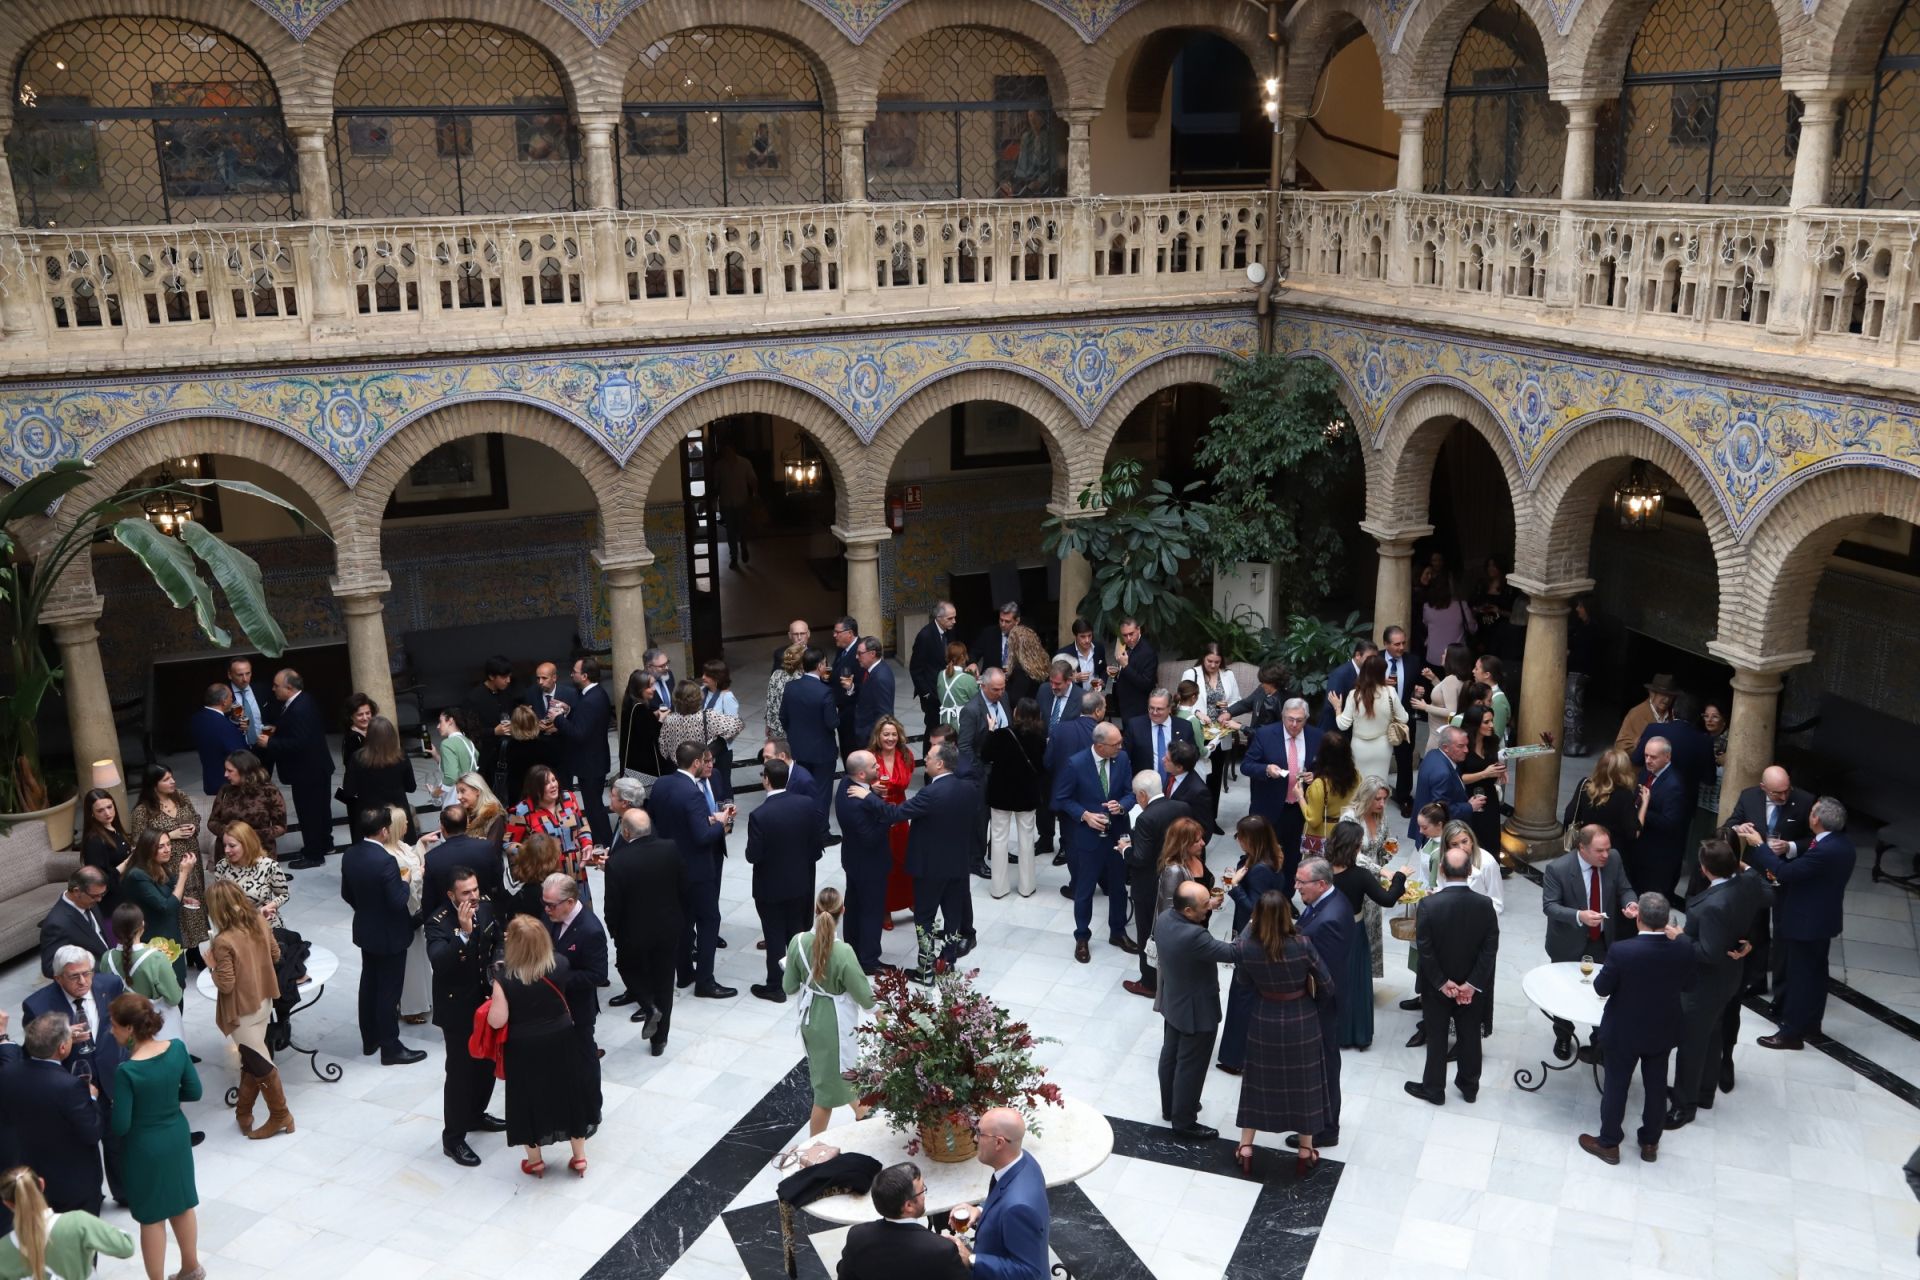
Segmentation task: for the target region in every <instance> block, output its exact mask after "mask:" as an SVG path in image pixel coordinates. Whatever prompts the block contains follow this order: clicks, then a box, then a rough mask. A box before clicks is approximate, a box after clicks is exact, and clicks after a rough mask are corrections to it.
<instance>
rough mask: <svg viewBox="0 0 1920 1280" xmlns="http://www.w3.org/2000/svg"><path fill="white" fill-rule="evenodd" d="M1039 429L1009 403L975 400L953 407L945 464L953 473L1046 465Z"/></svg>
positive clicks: (1044, 449)
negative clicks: (946, 463) (1034, 464)
mask: <svg viewBox="0 0 1920 1280" xmlns="http://www.w3.org/2000/svg"><path fill="white" fill-rule="evenodd" d="M1041 430H1042V428H1041V426H1040V424H1039V423H1038V422H1037V421H1035V420H1034V419H1033V418H1031V417H1029V416H1028V415H1027V414H1024V413H1022V412H1021V411H1020V410H1018V409H1016V408H1014V407H1013V406H1012V405H1010V404H1001V403H1000V402H998V401H996V400H975V401H970V402H969V403H967V404H958V405H955V406H954V407H953V445H952V449H951V451H950V456H949V459H948V464H949V465H950V466H952V468H953V469H954V470H955V471H977V470H979V469H980V468H982V467H1023V466H1029V465H1031V464H1033V463H1039V462H1049V461H1051V455H1049V454H1048V453H1047V442H1046V440H1045V439H1044V438H1043V437H1042V436H1041V434H1040V432H1041Z"/></svg>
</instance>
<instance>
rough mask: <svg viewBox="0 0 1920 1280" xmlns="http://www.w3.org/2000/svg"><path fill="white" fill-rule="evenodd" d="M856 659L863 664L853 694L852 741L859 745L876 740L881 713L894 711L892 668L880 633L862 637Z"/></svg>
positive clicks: (855, 651)
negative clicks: (874, 736)
mask: <svg viewBox="0 0 1920 1280" xmlns="http://www.w3.org/2000/svg"><path fill="white" fill-rule="evenodd" d="M854 659H855V661H857V662H858V663H859V664H860V675H859V677H858V679H857V680H856V681H855V689H854V694H853V745H854V747H855V748H856V749H858V748H860V747H864V746H866V745H867V743H869V742H871V741H872V740H873V727H874V726H875V725H876V724H879V723H880V717H882V716H890V715H892V714H893V668H892V667H890V666H888V665H887V654H886V650H885V648H884V647H883V646H882V645H881V643H880V639H879V637H878V636H863V637H861V640H860V643H859V645H858V646H857V647H856V648H855V650H854ZM902 745H904V744H902Z"/></svg>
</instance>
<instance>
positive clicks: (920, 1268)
mask: <svg viewBox="0 0 1920 1280" xmlns="http://www.w3.org/2000/svg"><path fill="white" fill-rule="evenodd" d="M927 625H928V626H932V625H933V624H932V623H928V624H927ZM833 1274H834V1276H835V1278H836V1280H900V1277H901V1276H913V1277H915V1280H967V1277H968V1275H969V1274H970V1273H969V1272H968V1270H967V1264H966V1263H964V1262H962V1261H960V1251H959V1250H958V1249H956V1248H954V1247H953V1241H951V1240H948V1239H947V1238H945V1237H944V1236H939V1235H935V1234H934V1233H933V1232H932V1231H930V1230H928V1229H927V1226H926V1224H925V1223H922V1222H918V1221H913V1222H904V1221H894V1222H890V1221H888V1220H886V1219H884V1218H883V1219H881V1220H880V1221H878V1222H863V1223H861V1224H860V1225H859V1226H857V1227H855V1228H854V1229H853V1230H851V1231H849V1232H847V1242H846V1247H845V1248H843V1249H842V1250H841V1251H840V1265H839V1267H837V1268H836V1269H835V1270H834V1273H833Z"/></svg>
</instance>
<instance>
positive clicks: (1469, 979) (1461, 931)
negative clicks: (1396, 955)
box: [1414, 881, 1500, 993]
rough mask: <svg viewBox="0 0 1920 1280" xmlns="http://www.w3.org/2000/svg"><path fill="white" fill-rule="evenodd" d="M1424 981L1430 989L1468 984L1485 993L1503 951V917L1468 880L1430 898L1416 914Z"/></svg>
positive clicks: (1421, 971)
mask: <svg viewBox="0 0 1920 1280" xmlns="http://www.w3.org/2000/svg"><path fill="white" fill-rule="evenodd" d="M1436 908H1438V909H1437V910H1436ZM1414 920H1415V922H1416V923H1415V926H1414V946H1415V947H1416V948H1418V950H1419V954H1420V980H1421V981H1422V982H1424V983H1425V984H1426V989H1427V990H1428V991H1435V992H1437V991H1439V990H1440V988H1441V987H1443V986H1445V985H1446V984H1447V983H1449V982H1464V983H1466V984H1468V985H1469V986H1471V987H1472V988H1473V989H1474V990H1475V991H1477V992H1481V993H1484V992H1485V991H1486V990H1487V985H1488V984H1489V983H1491V982H1492V981H1493V964H1494V958H1495V956H1496V954H1497V953H1498V952H1499V949H1500V913H1499V912H1497V911H1495V910H1494V909H1493V901H1492V899H1490V898H1483V897H1481V896H1480V895H1479V894H1477V893H1475V892H1474V891H1473V890H1471V889H1469V888H1467V886H1466V883H1465V882H1464V881H1461V882H1459V883H1458V884H1456V885H1455V887H1453V888H1450V889H1449V888H1443V889H1440V890H1438V891H1436V892H1435V893H1433V894H1430V895H1429V896H1428V897H1427V898H1426V899H1425V900H1424V901H1423V902H1421V904H1420V910H1419V912H1418V914H1416V915H1415V916H1414Z"/></svg>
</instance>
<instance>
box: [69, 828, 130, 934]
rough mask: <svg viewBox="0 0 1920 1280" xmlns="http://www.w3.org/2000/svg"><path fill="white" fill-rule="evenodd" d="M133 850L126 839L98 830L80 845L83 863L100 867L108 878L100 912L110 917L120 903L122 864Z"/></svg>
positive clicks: (101, 872)
mask: <svg viewBox="0 0 1920 1280" xmlns="http://www.w3.org/2000/svg"><path fill="white" fill-rule="evenodd" d="M132 852H133V851H132V850H131V849H129V848H128V847H127V842H126V841H125V840H122V839H120V838H119V837H118V836H103V835H100V834H99V833H98V832H96V833H94V834H93V835H90V836H88V837H87V839H86V842H85V843H84V844H82V845H81V847H80V861H81V863H82V864H84V865H86V866H89V867H98V868H99V869H100V874H101V875H103V876H105V877H106V878H107V896H106V897H104V898H102V899H100V914H101V915H103V916H106V917H107V918H108V919H112V918H113V909H114V908H115V907H117V906H119V905H120V864H121V863H123V862H125V861H126V860H127V855H128V854H130V853H132Z"/></svg>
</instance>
